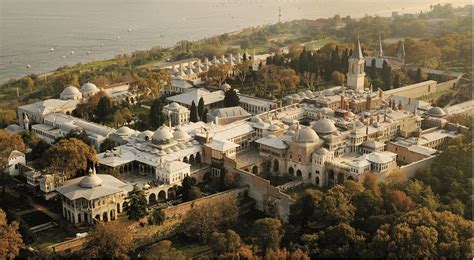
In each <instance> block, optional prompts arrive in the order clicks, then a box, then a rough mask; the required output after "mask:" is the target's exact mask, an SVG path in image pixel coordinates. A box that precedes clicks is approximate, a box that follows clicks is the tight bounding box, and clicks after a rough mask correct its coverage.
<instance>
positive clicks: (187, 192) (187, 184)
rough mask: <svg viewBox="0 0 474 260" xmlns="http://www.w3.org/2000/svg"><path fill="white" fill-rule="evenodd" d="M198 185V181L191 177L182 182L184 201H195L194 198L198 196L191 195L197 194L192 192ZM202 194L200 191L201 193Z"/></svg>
mask: <svg viewBox="0 0 474 260" xmlns="http://www.w3.org/2000/svg"><path fill="white" fill-rule="evenodd" d="M194 185H196V179H194V178H193V177H190V176H186V177H184V179H183V181H182V182H181V187H182V188H181V192H182V193H183V200H184V201H190V200H193V199H192V196H195V195H196V194H193V195H191V193H192V192H194V193H196V190H195V191H191V190H192V188H193V187H195V186H194ZM199 192H200V191H199Z"/></svg>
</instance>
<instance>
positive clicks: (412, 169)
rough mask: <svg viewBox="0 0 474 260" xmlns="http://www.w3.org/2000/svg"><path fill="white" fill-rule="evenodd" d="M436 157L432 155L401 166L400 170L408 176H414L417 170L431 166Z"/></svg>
mask: <svg viewBox="0 0 474 260" xmlns="http://www.w3.org/2000/svg"><path fill="white" fill-rule="evenodd" d="M435 158H436V156H431V157H427V158H425V159H422V160H419V161H416V162H414V163H410V164H407V165H404V166H401V167H400V171H402V172H403V173H404V174H405V175H406V176H407V178H413V176H414V175H415V173H416V170H418V169H423V168H428V167H430V166H431V164H432V163H433V161H434V159H435Z"/></svg>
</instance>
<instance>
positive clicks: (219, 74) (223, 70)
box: [202, 64, 232, 86]
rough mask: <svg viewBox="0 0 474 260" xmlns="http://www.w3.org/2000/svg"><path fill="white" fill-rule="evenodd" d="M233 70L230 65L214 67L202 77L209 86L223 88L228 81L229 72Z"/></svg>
mask: <svg viewBox="0 0 474 260" xmlns="http://www.w3.org/2000/svg"><path fill="white" fill-rule="evenodd" d="M231 70H232V67H231V66H230V64H221V65H213V66H211V67H210V68H209V70H208V71H206V72H204V73H203V74H202V77H203V78H204V79H205V80H206V81H207V83H208V84H209V85H214V86H215V85H217V86H221V85H222V84H223V83H224V81H225V80H226V79H227V76H228V75H229V72H230V71H231Z"/></svg>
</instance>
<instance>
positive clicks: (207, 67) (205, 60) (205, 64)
mask: <svg viewBox="0 0 474 260" xmlns="http://www.w3.org/2000/svg"><path fill="white" fill-rule="evenodd" d="M208 70H209V58H206V59H204V71H208Z"/></svg>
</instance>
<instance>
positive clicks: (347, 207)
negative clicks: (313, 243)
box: [310, 185, 355, 229]
mask: <svg viewBox="0 0 474 260" xmlns="http://www.w3.org/2000/svg"><path fill="white" fill-rule="evenodd" d="M354 215H355V207H354V205H352V203H351V201H350V198H349V196H348V194H347V193H346V191H345V188H344V187H343V186H341V185H336V186H334V187H333V188H331V189H330V190H329V191H328V192H327V193H326V194H324V196H323V197H322V199H321V201H320V202H319V203H318V206H317V207H316V208H315V211H314V216H313V218H312V220H311V222H310V225H311V226H312V227H314V228H316V229H324V228H325V227H328V226H332V225H337V224H339V223H350V222H352V220H353V219H354Z"/></svg>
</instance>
